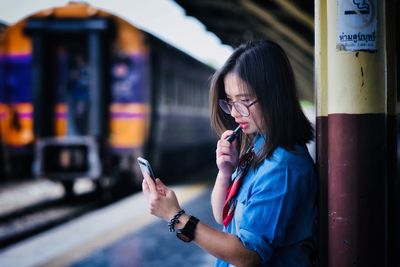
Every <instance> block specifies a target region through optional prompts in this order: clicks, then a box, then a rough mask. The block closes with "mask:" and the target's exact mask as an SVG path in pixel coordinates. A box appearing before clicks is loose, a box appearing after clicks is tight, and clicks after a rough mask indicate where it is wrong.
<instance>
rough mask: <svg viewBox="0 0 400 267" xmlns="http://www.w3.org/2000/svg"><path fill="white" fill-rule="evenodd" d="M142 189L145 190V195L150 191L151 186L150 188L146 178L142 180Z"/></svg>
mask: <svg viewBox="0 0 400 267" xmlns="http://www.w3.org/2000/svg"><path fill="white" fill-rule="evenodd" d="M142 191H143V193H144V194H145V195H147V194H148V193H149V192H150V188H149V186H148V185H147V182H146V180H145V179H143V182H142Z"/></svg>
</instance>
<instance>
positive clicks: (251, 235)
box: [143, 41, 316, 267]
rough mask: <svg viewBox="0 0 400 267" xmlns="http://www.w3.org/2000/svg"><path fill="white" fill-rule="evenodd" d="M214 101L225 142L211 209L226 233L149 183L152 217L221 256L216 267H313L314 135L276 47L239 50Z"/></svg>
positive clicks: (218, 81)
mask: <svg viewBox="0 0 400 267" xmlns="http://www.w3.org/2000/svg"><path fill="white" fill-rule="evenodd" d="M210 96H211V98H210V99H211V121H212V125H213V127H214V129H215V130H216V131H217V133H218V134H220V136H221V138H220V140H219V141H218V143H217V149H216V163H217V166H218V169H219V172H218V175H217V177H216V180H215V185H214V188H213V192H212V196H211V203H212V209H213V214H214V217H215V219H216V221H217V222H218V223H220V224H223V231H218V230H215V229H212V228H210V227H208V226H207V225H205V224H203V223H201V222H199V220H198V219H197V218H195V217H194V216H190V215H187V214H186V213H185V212H184V211H183V210H182V209H181V207H180V206H179V202H178V200H177V198H176V196H175V193H174V192H173V191H172V190H171V189H169V188H168V187H166V186H165V185H164V184H163V183H162V182H161V181H160V180H159V179H157V180H156V182H155V183H154V182H153V181H152V180H151V179H150V178H149V177H147V176H146V177H145V179H144V180H143V192H144V194H145V195H146V196H147V198H148V200H149V205H150V212H151V213H152V214H153V215H155V216H158V217H160V218H163V219H165V220H167V221H169V225H170V230H171V231H172V230H175V229H177V236H178V237H179V238H181V239H182V240H184V241H191V240H193V241H194V242H196V243H197V244H198V245H199V246H200V247H202V248H203V249H204V250H206V251H208V252H209V253H211V254H212V255H214V256H215V257H217V258H218V260H217V262H216V266H285V267H287V266H310V265H312V256H313V251H314V245H315V244H314V243H315V240H314V232H313V228H314V222H315V219H316V175H315V171H314V164H313V161H312V159H311V157H310V155H309V153H308V151H307V148H306V143H308V142H309V141H311V140H312V138H313V131H312V127H311V124H310V122H309V121H308V120H307V118H306V117H305V116H304V114H303V112H302V110H301V108H300V105H299V102H298V99H297V95H296V87H295V80H294V75H293V71H292V68H291V66H290V63H289V60H288V59H287V56H286V55H285V53H284V51H283V50H282V49H281V48H280V47H279V46H278V45H277V44H275V43H273V42H270V41H255V42H249V43H247V44H243V45H241V46H240V47H238V48H237V49H236V50H235V51H234V52H233V54H232V55H231V56H230V58H229V59H228V60H227V62H226V63H225V65H224V66H223V67H222V68H221V69H220V70H219V71H217V72H216V73H215V75H214V77H213V79H212V83H211V90H210ZM237 125H239V126H240V128H241V131H240V133H239V135H238V137H237V138H236V139H235V140H233V141H232V142H230V141H228V140H227V138H228V137H229V136H230V135H232V134H233V131H232V130H228V129H233V128H235V127H236V126H237Z"/></svg>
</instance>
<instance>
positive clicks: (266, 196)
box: [238, 165, 301, 263]
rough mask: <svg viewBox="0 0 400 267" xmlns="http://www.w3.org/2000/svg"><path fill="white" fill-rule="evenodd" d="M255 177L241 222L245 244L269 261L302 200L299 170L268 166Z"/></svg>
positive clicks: (241, 235) (264, 260) (239, 234)
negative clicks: (298, 181) (265, 170)
mask: <svg viewBox="0 0 400 267" xmlns="http://www.w3.org/2000/svg"><path fill="white" fill-rule="evenodd" d="M268 169H269V171H267V172H264V173H263V174H261V175H260V176H258V177H255V178H256V179H254V181H255V182H254V184H253V185H252V186H251V187H250V188H249V190H248V192H247V201H246V203H244V204H245V207H244V210H243V215H244V216H243V217H242V220H241V222H240V225H239V233H238V237H239V238H240V240H241V241H242V243H243V245H244V246H245V247H246V248H247V249H250V250H253V251H256V252H257V253H258V254H259V255H260V257H261V259H262V262H263V263H265V262H267V261H268V260H269V259H270V258H271V257H272V254H273V250H274V247H275V246H278V245H280V244H282V242H283V241H284V236H285V232H286V228H287V226H288V223H289V221H290V218H291V216H292V214H293V212H294V210H295V209H296V206H297V204H298V203H299V200H300V199H299V191H301V189H300V188H297V189H296V187H297V186H298V185H297V180H298V178H299V177H298V176H299V174H297V173H296V172H295V171H293V170H290V169H289V168H288V166H279V165H278V166H275V167H273V168H268Z"/></svg>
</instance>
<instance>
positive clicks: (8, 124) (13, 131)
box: [0, 103, 34, 146]
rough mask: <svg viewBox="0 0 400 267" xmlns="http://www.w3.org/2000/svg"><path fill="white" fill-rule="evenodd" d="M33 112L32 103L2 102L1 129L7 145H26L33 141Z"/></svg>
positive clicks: (0, 105)
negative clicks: (10, 103)
mask: <svg viewBox="0 0 400 267" xmlns="http://www.w3.org/2000/svg"><path fill="white" fill-rule="evenodd" d="M32 112H33V107H32V104H30V103H19V104H12V105H8V104H4V103H1V104H0V129H1V136H2V142H3V143H4V144H5V145H10V146H24V145H28V144H30V143H32V142H33V139H34V136H33V120H32V115H33V114H32Z"/></svg>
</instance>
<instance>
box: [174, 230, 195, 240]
mask: <svg viewBox="0 0 400 267" xmlns="http://www.w3.org/2000/svg"><path fill="white" fill-rule="evenodd" d="M176 236H177V237H178V238H179V239H180V240H182V241H184V242H190V241H192V239H191V238H189V237H188V236H187V235H185V234H184V233H182V232H181V231H178V232H177V233H176Z"/></svg>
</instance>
